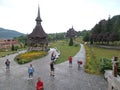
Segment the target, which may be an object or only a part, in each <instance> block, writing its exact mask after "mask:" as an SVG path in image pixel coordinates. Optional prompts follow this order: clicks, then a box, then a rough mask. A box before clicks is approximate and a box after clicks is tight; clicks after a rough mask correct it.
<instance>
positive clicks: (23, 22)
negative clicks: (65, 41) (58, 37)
mask: <svg viewBox="0 0 120 90" xmlns="http://www.w3.org/2000/svg"><path fill="white" fill-rule="evenodd" d="M38 4H39V6H40V15H41V19H42V23H41V24H42V27H43V29H44V31H45V32H46V33H58V32H66V31H67V30H68V29H69V28H71V27H72V26H73V28H74V29H75V30H76V31H82V30H84V29H86V30H89V29H91V28H93V27H94V25H95V24H96V23H98V22H99V21H100V20H102V19H106V20H107V19H108V17H109V15H110V16H111V18H112V17H113V16H114V15H120V0H0V27H2V28H6V29H12V30H16V31H19V32H22V33H25V34H29V33H31V32H32V31H33V28H34V27H35V25H36V21H35V19H36V17H37V12H38Z"/></svg>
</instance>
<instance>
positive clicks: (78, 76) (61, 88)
mask: <svg viewBox="0 0 120 90" xmlns="http://www.w3.org/2000/svg"><path fill="white" fill-rule="evenodd" d="M17 54H18V53H16V54H12V55H9V56H6V57H3V58H0V90H35V83H36V81H37V77H38V76H40V77H41V78H42V80H43V81H44V90H107V82H106V81H105V80H104V79H103V77H102V76H96V75H92V74H87V73H85V72H84V68H83V66H84V65H83V66H82V68H81V69H80V70H78V67H77V60H83V62H84V60H85V50H84V46H83V45H81V49H80V51H79V52H78V53H77V54H76V55H75V56H74V57H73V66H72V67H69V64H68V61H66V62H64V63H61V64H59V65H55V77H54V78H53V77H50V75H49V73H50V69H49V63H50V54H49V55H48V56H46V57H44V58H41V59H38V60H35V61H33V62H31V63H28V64H25V65H18V64H17V63H16V62H14V60H13V58H14V57H15V56H16V55H17ZM7 58H8V59H9V60H10V61H11V70H10V72H6V69H5V65H4V62H5V60H6V59H7ZM29 64H33V66H34V68H35V73H34V78H33V79H32V80H28V73H27V70H28V67H29ZM83 64H84V63H83Z"/></svg>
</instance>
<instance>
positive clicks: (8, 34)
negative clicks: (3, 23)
mask: <svg viewBox="0 0 120 90" xmlns="http://www.w3.org/2000/svg"><path fill="white" fill-rule="evenodd" d="M22 35H25V34H24V33H21V32H18V31H16V30H11V29H5V28H2V27H0V39H13V38H14V37H19V36H22Z"/></svg>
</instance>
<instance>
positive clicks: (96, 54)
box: [86, 46, 120, 74]
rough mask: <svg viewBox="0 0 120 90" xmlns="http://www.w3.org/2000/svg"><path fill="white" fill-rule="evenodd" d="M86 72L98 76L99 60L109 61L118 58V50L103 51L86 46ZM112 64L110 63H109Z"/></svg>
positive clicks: (119, 54)
mask: <svg viewBox="0 0 120 90" xmlns="http://www.w3.org/2000/svg"><path fill="white" fill-rule="evenodd" d="M86 52H87V56H86V72H88V73H94V74H99V73H100V72H99V60H100V59H102V58H107V59H109V60H111V59H112V58H113V57H114V56H116V57H118V58H120V50H112V49H104V48H98V47H93V46H86ZM111 63H112V62H111Z"/></svg>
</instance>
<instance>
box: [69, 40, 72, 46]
mask: <svg viewBox="0 0 120 90" xmlns="http://www.w3.org/2000/svg"><path fill="white" fill-rule="evenodd" d="M69 46H73V39H72V38H70V42H69Z"/></svg>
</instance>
